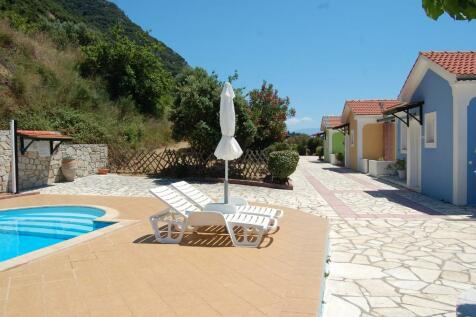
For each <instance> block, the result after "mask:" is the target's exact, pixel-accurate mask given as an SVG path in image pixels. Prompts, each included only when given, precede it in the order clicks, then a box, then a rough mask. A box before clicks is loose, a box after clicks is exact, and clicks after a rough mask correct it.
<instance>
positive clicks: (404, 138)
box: [400, 122, 408, 153]
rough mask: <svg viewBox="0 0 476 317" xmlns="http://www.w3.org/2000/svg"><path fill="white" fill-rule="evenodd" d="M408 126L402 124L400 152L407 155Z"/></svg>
mask: <svg viewBox="0 0 476 317" xmlns="http://www.w3.org/2000/svg"><path fill="white" fill-rule="evenodd" d="M407 129H408V127H407V125H406V124H405V123H403V122H400V152H401V153H407Z"/></svg>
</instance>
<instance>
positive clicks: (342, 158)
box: [336, 152, 344, 162]
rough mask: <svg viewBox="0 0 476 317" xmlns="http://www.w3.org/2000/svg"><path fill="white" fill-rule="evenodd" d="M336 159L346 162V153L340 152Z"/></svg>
mask: <svg viewBox="0 0 476 317" xmlns="http://www.w3.org/2000/svg"><path fill="white" fill-rule="evenodd" d="M336 159H337V160H338V161H339V162H344V154H343V153H341V152H338V153H337V154H336Z"/></svg>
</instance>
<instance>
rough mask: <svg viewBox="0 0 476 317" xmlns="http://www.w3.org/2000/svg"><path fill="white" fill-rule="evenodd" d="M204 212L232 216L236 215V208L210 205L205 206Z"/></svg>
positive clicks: (217, 204) (229, 205) (216, 204)
mask: <svg viewBox="0 0 476 317" xmlns="http://www.w3.org/2000/svg"><path fill="white" fill-rule="evenodd" d="M203 210H204V211H217V212H220V213H222V214H234V213H236V207H235V206H233V205H231V204H221V203H210V204H206V205H205V207H204V208H203Z"/></svg>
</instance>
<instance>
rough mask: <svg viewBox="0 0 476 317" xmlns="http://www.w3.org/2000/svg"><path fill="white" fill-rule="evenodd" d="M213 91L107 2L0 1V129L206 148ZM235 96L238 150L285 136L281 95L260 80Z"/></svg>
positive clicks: (209, 82) (209, 77) (213, 80)
mask: <svg viewBox="0 0 476 317" xmlns="http://www.w3.org/2000/svg"><path fill="white" fill-rule="evenodd" d="M237 78H238V75H237V73H235V74H234V75H232V76H230V77H229V80H230V81H233V80H236V79H237ZM222 87H223V82H221V81H220V80H219V79H218V75H217V74H215V73H213V72H212V73H211V74H210V73H208V72H207V71H206V70H204V69H201V68H191V67H189V66H188V65H187V63H186V62H185V60H184V59H183V58H182V57H181V56H180V55H178V54H177V53H175V52H174V51H173V50H171V49H170V48H168V47H167V46H166V45H165V44H163V43H162V42H160V41H158V40H156V39H154V38H152V37H151V36H149V34H148V33H147V32H144V31H143V30H142V29H141V28H140V27H139V26H137V25H136V24H134V23H133V22H131V21H130V20H129V18H127V16H125V15H124V13H123V12H122V11H121V10H120V9H119V8H118V7H117V6H116V5H114V4H112V3H110V2H108V1H105V0H0V129H6V128H7V127H8V121H9V119H11V118H16V119H18V120H19V126H20V127H21V128H22V129H35V130H57V131H62V132H64V133H66V134H69V135H71V136H72V137H73V138H74V141H75V142H78V143H108V144H110V145H114V146H120V147H127V148H142V147H148V148H151V147H154V148H156V147H159V146H161V145H164V144H168V143H171V142H173V141H186V142H188V144H190V145H191V146H192V147H194V148H196V149H199V150H202V151H205V152H209V153H211V152H213V149H214V147H215V145H216V144H217V143H218V141H219V139H220V137H221V130H220V126H219V120H218V112H219V109H220V93H221V89H222ZM235 94H236V96H235V108H236V111H237V126H236V136H237V138H238V139H239V141H240V143H241V145H242V146H243V148H259V149H263V148H266V147H267V146H269V145H271V144H273V143H275V142H282V141H283V140H284V139H285V138H286V135H287V132H286V125H285V121H286V119H287V118H288V117H292V116H294V115H295V111H294V109H293V108H292V107H290V101H289V98H287V97H285V98H281V97H280V96H279V95H278V91H277V90H276V89H275V88H274V86H273V85H272V84H270V83H267V82H266V81H264V82H263V84H262V85H261V87H260V88H255V89H251V90H250V91H249V93H248V94H246V93H245V92H244V91H243V89H240V88H239V87H235ZM172 136H173V138H174V139H172Z"/></svg>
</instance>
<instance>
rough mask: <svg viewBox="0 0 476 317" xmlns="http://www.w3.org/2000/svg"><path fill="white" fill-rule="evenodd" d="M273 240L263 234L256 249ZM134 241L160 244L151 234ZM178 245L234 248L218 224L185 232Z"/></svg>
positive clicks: (267, 244)
mask: <svg viewBox="0 0 476 317" xmlns="http://www.w3.org/2000/svg"><path fill="white" fill-rule="evenodd" d="M165 229H166V226H164V227H163V228H161V230H165ZM241 231H242V230H241ZM236 233H237V234H238V235H239V234H240V231H237V232H236ZM241 239H242V237H241V236H239V237H238V240H241ZM252 241H254V240H252ZM273 241H274V238H273V237H271V236H269V235H265V236H264V237H263V240H262V242H261V244H260V245H259V247H258V249H262V248H267V247H269V246H271V244H272V243H273ZM134 243H139V244H160V243H159V242H157V241H156V239H155V236H154V235H153V234H148V235H144V236H142V237H140V238H138V239H136V240H134ZM178 245H180V246H187V247H207V248H223V247H231V248H234V246H233V243H232V241H231V239H230V235H229V234H228V233H227V231H226V229H225V228H224V227H220V226H208V227H201V228H200V230H199V231H195V232H186V233H185V234H184V236H183V238H182V241H181V242H180V243H179V244H178Z"/></svg>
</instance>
